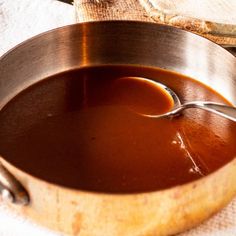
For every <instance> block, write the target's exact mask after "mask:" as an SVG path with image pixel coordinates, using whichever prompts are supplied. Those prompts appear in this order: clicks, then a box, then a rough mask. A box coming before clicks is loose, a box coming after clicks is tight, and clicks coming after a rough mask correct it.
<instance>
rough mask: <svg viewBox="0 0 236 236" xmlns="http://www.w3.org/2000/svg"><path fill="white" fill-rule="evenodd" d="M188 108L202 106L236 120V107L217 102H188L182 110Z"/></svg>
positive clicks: (204, 108)
mask: <svg viewBox="0 0 236 236" xmlns="http://www.w3.org/2000/svg"><path fill="white" fill-rule="evenodd" d="M188 108H200V109H203V110H207V111H210V112H213V113H215V114H218V115H220V116H223V117H225V118H227V119H229V120H232V121H236V108H235V107H232V106H227V105H224V104H221V103H215V102H202V101H195V102H188V103H185V104H183V105H182V106H181V110H185V109H188Z"/></svg>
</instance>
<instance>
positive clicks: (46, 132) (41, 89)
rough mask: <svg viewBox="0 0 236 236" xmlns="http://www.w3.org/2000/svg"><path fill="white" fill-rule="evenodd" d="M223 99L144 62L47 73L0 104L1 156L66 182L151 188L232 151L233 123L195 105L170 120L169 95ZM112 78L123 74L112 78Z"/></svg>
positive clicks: (188, 175) (179, 180)
mask: <svg viewBox="0 0 236 236" xmlns="http://www.w3.org/2000/svg"><path fill="white" fill-rule="evenodd" d="M130 76H134V77H135V76H139V77H146V78H150V79H153V80H156V81H160V82H162V83H164V84H166V85H167V86H169V87H170V88H171V89H173V90H174V91H175V92H176V93H177V94H178V95H179V97H180V99H181V101H182V102H186V101H193V100H210V101H216V102H223V103H227V101H226V100H225V99H224V98H223V97H221V96H220V95H219V94H217V93H216V92H214V91H213V90H211V89H210V88H208V87H206V86H205V85H203V84H201V83H199V82H197V81H195V80H192V79H190V78H187V77H184V76H182V75H179V74H175V73H172V72H169V71H163V70H158V69H153V68H142V67H131V66H101V67H91V68H82V69H79V70H76V71H69V72H66V73H62V74H58V75H55V76H53V77H50V78H47V79H45V80H43V81H42V82H40V83H37V84H35V85H33V86H31V87H30V88H28V89H26V90H25V91H23V92H22V93H20V94H18V95H17V96H16V97H15V98H14V99H12V100H11V101H10V102H9V103H8V104H7V105H6V106H5V107H4V108H3V110H2V111H1V112H0V155H1V156H3V157H4V158H5V159H6V160H8V161H9V162H10V163H12V164H14V165H16V166H17V167H18V168H21V169H22V170H24V171H26V172H27V173H29V174H31V175H34V176H36V177H38V178H41V179H44V180H46V181H49V182H52V183H56V184H59V185H63V186H66V187H71V188H76V189H82V190H89V191H99V192H110V193H134V192H146V191H154V190H158V189H164V188H168V187H171V186H175V185H179V184H183V183H186V182H189V181H192V180H195V179H198V178H200V177H202V176H204V175H207V174H209V173H212V172H213V171H215V170H216V169H218V168H219V167H221V166H223V165H224V164H226V163H227V162H229V161H230V160H232V159H233V158H234V156H235V154H236V125H235V124H234V123H233V122H230V121H228V120H226V119H224V118H221V117H219V116H217V115H214V114H211V113H209V112H206V111H202V110H199V109H191V110H186V111H185V112H184V113H183V115H182V116H180V117H177V118H174V119H166V118H162V119H152V118H147V117H144V116H141V115H140V114H139V113H145V114H157V113H162V112H166V111H168V110H169V109H170V108H171V107H172V106H173V102H172V100H171V99H170V98H169V97H168V95H167V94H165V93H164V92H163V90H160V89H158V88H157V87H155V85H153V84H152V83H149V82H147V81H142V80H135V79H130V78H127V77H130ZM121 77H126V78H123V79H121Z"/></svg>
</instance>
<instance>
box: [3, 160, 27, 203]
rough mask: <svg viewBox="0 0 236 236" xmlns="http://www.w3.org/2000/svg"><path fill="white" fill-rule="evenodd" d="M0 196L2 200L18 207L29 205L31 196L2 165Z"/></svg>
mask: <svg viewBox="0 0 236 236" xmlns="http://www.w3.org/2000/svg"><path fill="white" fill-rule="evenodd" d="M0 195H1V196H2V200H3V201H6V202H11V203H15V204H18V205H28V204H29V202H30V198H29V194H28V193H27V191H26V190H25V188H24V187H23V186H22V184H21V183H20V182H19V181H18V180H17V179H16V178H15V177H14V176H13V175H12V174H11V173H10V172H9V171H8V170H7V169H6V168H5V167H4V166H3V165H2V164H1V163H0Z"/></svg>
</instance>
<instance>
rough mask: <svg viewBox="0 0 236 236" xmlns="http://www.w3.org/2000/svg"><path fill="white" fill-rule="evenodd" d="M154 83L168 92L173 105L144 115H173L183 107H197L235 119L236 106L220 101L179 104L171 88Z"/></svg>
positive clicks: (183, 108)
mask: <svg viewBox="0 0 236 236" xmlns="http://www.w3.org/2000/svg"><path fill="white" fill-rule="evenodd" d="M140 79H143V78H140ZM145 80H147V79H145ZM149 81H151V82H152V83H153V82H154V81H152V80H149ZM155 84H156V85H157V86H159V87H161V88H162V89H164V90H166V91H167V92H168V94H169V95H170V96H171V97H172V99H173V101H174V106H173V107H172V109H171V110H170V111H169V112H167V113H164V114H159V115H147V114H144V116H147V117H152V118H161V117H174V116H178V115H180V114H181V112H182V111H183V110H185V109H189V108H199V109H203V110H206V111H210V112H213V113H215V114H217V115H220V116H222V117H225V118H227V119H229V120H232V121H236V108H235V107H232V106H227V105H224V104H221V103H215V102H205V101H193V102H187V103H184V104H181V102H180V100H179V97H178V96H177V94H176V93H175V92H174V91H173V90H171V89H170V88H169V87H167V86H166V85H164V84H161V83H159V82H155Z"/></svg>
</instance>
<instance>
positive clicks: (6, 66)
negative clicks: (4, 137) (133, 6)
mask: <svg viewBox="0 0 236 236" xmlns="http://www.w3.org/2000/svg"><path fill="white" fill-rule="evenodd" d="M103 64H106V65H107V64H119V65H120V64H131V65H143V66H152V67H160V68H165V69H169V70H173V71H176V72H180V73H182V74H185V75H188V76H191V77H193V78H195V79H197V80H199V81H201V82H203V83H205V84H207V85H209V86H210V87H212V88H213V89H215V90H216V91H218V92H219V93H221V94H222V95H223V96H224V97H225V98H227V99H228V100H229V101H230V102H232V103H233V104H236V90H235V89H234V88H235V86H236V59H235V58H234V56H233V55H231V54H230V53H229V52H227V51H226V50H224V49H223V48H221V47H220V46H218V45H216V44H214V43H213V42H211V41H209V40H206V39H204V38H202V37H200V36H197V35H195V34H192V33H189V32H186V31H183V30H180V29H176V28H173V27H169V26H162V25H157V24H151V23H141V22H126V21H110V22H96V23H83V24H75V25H70V26H66V27H63V28H59V29H55V30H52V31H49V32H47V33H44V34H41V35H39V36H36V37H34V38H32V39H30V40H27V41H26V42H24V43H22V44H20V45H18V46H17V47H15V48H14V49H13V50H11V51H10V52H8V53H7V54H5V55H4V56H3V57H2V58H1V59H0V109H2V108H3V107H4V105H5V104H6V103H7V102H8V101H10V100H11V99H12V98H13V97H14V96H16V95H17V94H18V93H19V92H20V91H22V90H23V89H25V88H27V87H29V86H30V85H32V84H34V83H36V82H38V81H40V80H42V79H43V78H46V77H48V76H51V75H54V74H57V73H60V72H63V71H67V70H71V69H76V68H80V67H84V66H94V65H103ZM0 129H1V127H0ZM1 163H2V164H1V165H0V192H1V195H2V197H3V199H5V200H8V201H10V203H7V204H9V206H10V207H12V208H14V209H15V210H16V211H18V212H20V213H22V214H24V215H26V216H29V217H30V218H32V219H34V220H35V221H37V222H39V223H40V224H42V225H44V226H46V227H49V228H51V229H54V230H57V231H62V232H65V233H67V234H71V235H81V236H85V235H90V236H91V235H95V236H98V235H99V236H100V235H101V236H104V235H106V236H108V235H113V236H116V235H117V236H120V235H126V236H127V235H132V236H134V235H156V236H157V235H170V234H174V233H178V232H181V231H183V230H185V229H188V228H191V227H193V226H195V225H197V224H198V223H200V222H202V221H203V220H204V219H206V218H208V217H210V216H211V215H212V214H214V213H215V212H216V211H217V210H219V209H220V208H222V207H223V206H225V205H226V204H227V203H228V202H229V201H230V200H231V199H232V198H233V196H234V195H235V194H236V185H235V183H236V159H234V160H233V161H231V162H230V163H228V164H227V165H225V166H223V167H222V168H221V169H219V170H218V171H216V172H214V173H213V174H210V175H208V176H206V177H204V178H202V179H200V180H197V181H194V182H191V183H188V184H184V185H181V186H177V187H173V188H170V189H166V190H162V191H156V192H151V193H140V194H125V195H121V194H101V193H99V194H96V193H91V192H86V191H80V190H73V189H69V188H65V187H61V186H58V185H54V184H51V183H48V182H45V181H44V180H40V179H38V178H36V177H33V176H31V175H28V174H27V173H25V172H23V171H22V170H20V169H18V168H17V166H13V165H12V164H11V163H9V162H7V158H5V159H4V157H2V158H1Z"/></svg>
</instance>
